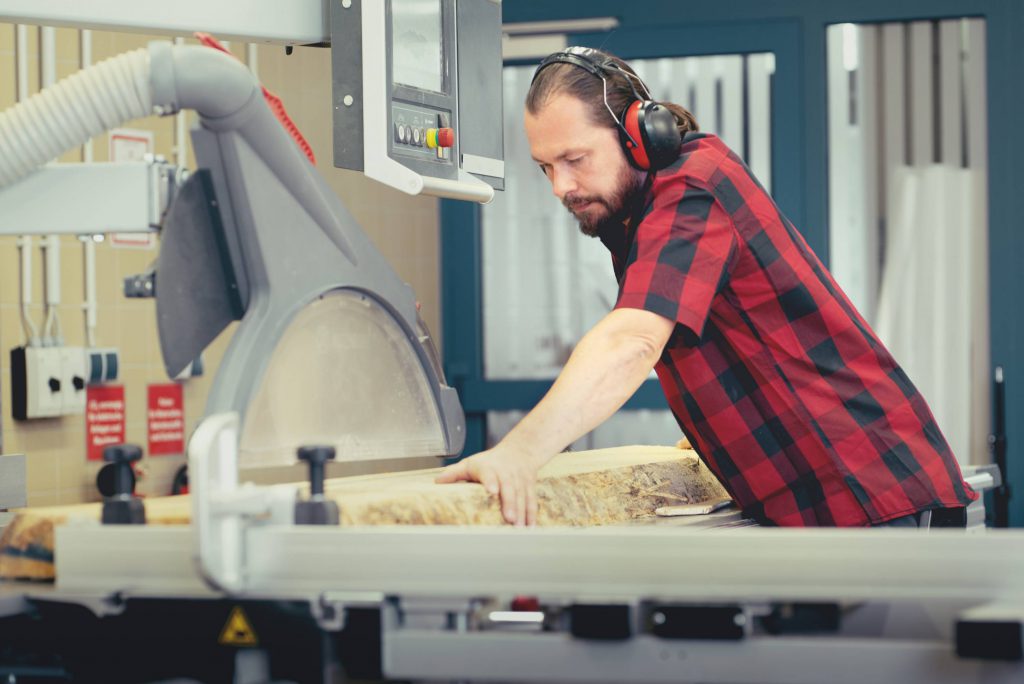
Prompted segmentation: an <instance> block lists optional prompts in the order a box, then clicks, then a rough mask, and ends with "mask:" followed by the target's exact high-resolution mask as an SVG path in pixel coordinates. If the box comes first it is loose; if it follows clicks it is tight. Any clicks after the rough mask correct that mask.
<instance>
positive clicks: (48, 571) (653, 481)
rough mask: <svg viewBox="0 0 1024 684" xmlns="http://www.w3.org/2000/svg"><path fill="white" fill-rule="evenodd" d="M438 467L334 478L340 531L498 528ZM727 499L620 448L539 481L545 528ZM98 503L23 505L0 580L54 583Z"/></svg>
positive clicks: (169, 515)
mask: <svg viewBox="0 0 1024 684" xmlns="http://www.w3.org/2000/svg"><path fill="white" fill-rule="evenodd" d="M437 473H438V470H437V469H430V470H419V471H413V472H404V473H389V474H386V475H363V476H358V477H348V478H338V479H333V480H328V481H327V482H326V485H325V493H326V495H327V497H328V498H330V499H333V500H334V501H336V502H337V503H338V506H339V507H340V509H341V524H343V525H394V524H412V525H500V524H502V517H501V511H500V508H499V505H498V501H497V499H496V497H492V496H489V495H488V494H487V493H486V492H485V491H484V489H483V487H480V486H479V485H477V484H472V483H458V484H451V485H438V484H435V483H434V477H435V476H436V475H437ZM723 497H727V494H726V493H725V491H724V490H723V489H722V487H721V485H720V484H719V483H718V481H717V480H716V479H715V477H714V476H713V475H712V474H711V472H710V471H708V469H707V468H706V467H705V466H704V465H703V464H702V463H701V462H700V459H698V458H697V455H696V453H694V452H693V451H688V450H680V449H677V448H675V447H647V446H633V447H619V448H615V449H600V450H595V451H581V452H574V453H566V454H560V455H558V456H557V457H556V458H555V459H553V460H552V461H551V462H550V463H549V464H548V465H547V466H545V467H544V468H543V469H542V470H541V472H540V475H539V481H538V484H537V498H538V501H539V506H540V510H539V512H538V518H537V523H538V524H539V525H573V526H581V525H605V524H610V523H616V522H625V521H628V520H634V519H638V518H645V517H653V516H654V511H655V509H656V508H658V507H661V506H670V505H675V504H686V503H700V502H705V501H713V500H716V499H721V498H723ZM100 510H101V504H82V505H77V506H59V507H51V508H35V509H32V508H29V509H24V510H23V511H21V512H20V513H19V515H18V517H17V518H16V519H15V520H14V521H13V522H11V524H10V525H8V527H7V529H6V530H5V531H4V535H3V537H2V538H0V577H6V578H17V577H28V578H34V579H49V578H52V577H53V528H54V526H56V525H59V524H61V523H63V522H65V521H67V520H69V519H71V518H75V517H93V518H98V517H99V515H100ZM189 517H190V501H189V497H188V496H175V497H163V498H153V499H146V519H147V521H148V522H149V523H150V524H159V525H184V524H188V522H189Z"/></svg>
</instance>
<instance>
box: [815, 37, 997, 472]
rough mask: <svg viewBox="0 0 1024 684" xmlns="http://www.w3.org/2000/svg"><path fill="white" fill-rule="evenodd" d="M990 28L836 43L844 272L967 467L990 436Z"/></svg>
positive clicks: (832, 107)
mask: <svg viewBox="0 0 1024 684" xmlns="http://www.w3.org/2000/svg"><path fill="white" fill-rule="evenodd" d="M984 30H985V26H984V22H983V20H980V19H951V20H942V21H934V22H933V21H918V22H910V23H893V24H884V25H864V26H856V27H851V26H845V27H844V26H833V27H830V28H829V32H828V79H829V84H828V88H829V90H828V92H829V228H830V242H831V248H832V249H831V254H832V264H831V267H832V271H833V274H834V275H835V276H836V279H837V280H838V281H839V283H840V285H842V286H843V288H844V290H846V291H847V293H848V294H849V295H850V298H851V300H853V301H854V303H855V304H856V305H857V306H858V308H859V309H860V310H861V312H862V313H864V314H865V317H866V318H867V319H868V320H869V322H871V323H872V325H874V327H875V329H876V331H877V332H878V335H879V337H880V338H881V339H882V341H883V342H884V343H885V344H886V346H887V347H889V349H890V351H892V353H893V355H894V356H895V358H896V360H897V361H898V362H899V363H900V364H901V365H903V367H904V369H905V370H906V371H907V374H908V375H909V376H910V378H911V379H912V380H913V381H914V383H915V384H916V385H917V386H918V388H919V389H920V390H921V392H922V394H923V395H924V397H925V398H926V399H927V400H928V402H929V405H930V406H931V408H932V411H933V413H934V414H935V416H936V419H937V421H938V424H939V427H940V428H941V429H942V430H943V432H944V434H945V435H946V438H947V439H948V440H949V442H950V445H951V446H952V448H953V451H954V453H955V454H956V455H957V457H958V458H959V459H960V460H961V462H963V463H972V462H980V461H984V460H987V455H986V454H987V443H986V439H987V434H988V431H989V398H988V388H989V378H988V363H989V361H988V344H989V337H988V335H989V324H988V279H987V274H988V267H987V255H988V209H987V198H986V194H985V188H986V187H987V183H986V163H987V162H986V159H987V157H986V155H987V152H986V149H985V130H986V123H987V116H986V112H985V106H984V103H985V68H984ZM851 40H854V41H856V42H857V45H858V48H859V49H858V51H857V52H858V54H859V56H860V59H859V60H858V62H857V64H856V67H855V69H854V70H853V75H852V76H851V73H850V70H849V69H848V68H846V67H849V66H850V65H848V64H847V65H844V64H843V62H842V56H843V54H844V47H845V43H847V42H849V41H851ZM873 56H877V60H876V61H875V62H874V63H873V62H872V57H873ZM873 117H874V118H873Z"/></svg>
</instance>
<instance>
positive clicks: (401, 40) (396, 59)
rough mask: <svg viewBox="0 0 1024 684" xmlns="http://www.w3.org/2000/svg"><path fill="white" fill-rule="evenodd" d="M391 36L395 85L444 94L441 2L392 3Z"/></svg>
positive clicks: (409, 0)
mask: <svg viewBox="0 0 1024 684" xmlns="http://www.w3.org/2000/svg"><path fill="white" fill-rule="evenodd" d="M391 36H392V39H391V46H392V47H391V68H392V77H393V80H394V82H395V83H401V84H402V85H405V86H409V87H410V88H418V89H420V90H429V91H433V92H435V93H443V92H444V77H443V73H442V68H441V66H442V62H443V58H444V50H443V47H442V45H443V43H442V35H441V0H391Z"/></svg>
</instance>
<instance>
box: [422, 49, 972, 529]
mask: <svg viewBox="0 0 1024 684" xmlns="http://www.w3.org/2000/svg"><path fill="white" fill-rule="evenodd" d="M666 117H668V118H667V120H668V121H669V124H668V126H667V128H668V129H669V130H668V131H666V130H665V128H666V127H665V126H664V121H665V120H666ZM525 124H526V135H527V138H528V139H529V144H530V150H531V153H532V155H533V158H534V160H535V161H536V162H537V163H538V165H539V166H540V168H541V170H542V171H543V172H544V173H545V174H546V175H547V177H548V179H549V180H550V182H551V187H552V190H553V191H554V193H555V195H556V196H557V197H558V198H559V199H560V200H561V201H562V203H563V204H564V205H565V206H566V208H568V210H569V211H570V212H571V213H572V214H573V215H574V216H575V217H576V219H577V220H578V221H579V224H580V229H581V230H582V231H583V232H584V233H585V234H587V235H590V236H596V237H598V238H600V239H601V241H602V242H603V243H604V245H605V246H606V247H608V249H609V251H610V252H611V255H612V262H613V266H614V270H615V275H616V277H617V278H618V280H619V295H618V300H617V302H616V304H615V308H614V310H613V311H612V312H611V313H609V314H608V315H607V316H605V318H603V319H602V320H601V321H600V322H599V323H598V324H597V325H595V326H594V328H593V329H591V330H590V331H589V332H588V333H587V334H586V335H585V336H584V337H583V339H581V340H580V342H579V344H578V345H577V346H576V348H575V350H574V351H573V353H572V356H571V357H570V358H569V360H568V362H567V363H566V365H565V367H564V369H563V370H562V372H561V373H560V374H559V376H558V378H557V379H556V380H555V383H554V385H553V386H552V388H551V390H550V391H549V392H548V394H547V395H546V396H545V397H544V398H543V399H542V400H541V402H540V403H539V404H538V405H537V406H536V408H534V410H533V411H531V412H530V413H529V414H528V415H527V416H526V417H525V418H523V420H522V421H521V422H520V423H519V424H518V425H517V426H516V427H515V428H514V429H513V430H512V431H510V432H509V433H508V435H506V437H505V438H504V439H502V440H501V442H500V443H499V444H497V445H496V446H495V447H494V448H492V449H490V450H488V451H484V452H482V453H480V454H477V455H475V456H471V457H469V458H467V459H464V460H462V461H461V462H459V463H457V464H454V465H452V466H449V467H448V468H447V469H446V470H444V471H443V472H442V474H441V475H440V476H439V477H438V482H455V481H459V480H469V481H475V482H480V483H482V484H483V485H484V486H485V487H486V488H487V490H488V491H489V492H490V493H491V494H493V495H499V496H500V497H501V502H502V511H503V515H504V517H505V519H506V520H507V521H508V522H510V523H513V524H518V525H530V524H533V522H534V521H535V520H536V510H537V501H536V495H535V491H534V483H535V480H536V473H537V470H538V469H539V468H540V467H541V466H542V465H543V464H544V463H546V462H547V461H548V460H549V459H550V458H552V457H553V456H554V455H555V454H556V453H558V452H560V451H562V450H563V449H564V448H565V447H566V446H567V445H569V444H571V443H572V442H573V441H575V440H576V439H578V438H579V437H581V436H582V435H584V434H586V433H587V432H589V431H590V430H592V429H593V428H594V427H596V426H597V425H599V424H600V423H601V422H602V421H604V420H605V419H606V418H608V417H609V416H611V415H612V414H613V413H614V412H615V411H616V410H617V409H618V408H619V407H621V406H622V405H623V404H624V403H625V402H626V400H627V399H629V397H630V396H631V395H632V394H633V393H634V392H635V391H636V389H637V388H638V387H639V386H640V384H641V383H642V382H643V381H644V379H645V378H646V377H647V376H648V374H649V373H650V371H651V369H652V368H654V369H655V370H656V372H657V374H658V378H659V380H660V381H661V385H662V388H663V390H664V392H665V395H666V397H667V399H668V403H669V406H670V407H671V409H672V411H673V413H674V414H675V417H676V419H677V421H678V422H679V425H680V427H681V428H682V430H683V432H684V433H685V434H686V436H687V437H688V439H689V441H690V443H691V444H692V445H693V446H694V448H695V449H696V451H697V452H698V454H700V456H701V458H702V459H703V460H704V461H705V462H706V463H707V465H708V467H709V468H710V469H711V470H712V471H713V472H714V473H715V475H716V476H717V477H718V478H719V479H720V480H721V482H722V484H723V485H724V486H725V488H726V489H727V490H728V491H729V492H730V494H731V495H732V496H733V498H734V499H735V500H736V502H737V504H738V505H739V506H740V507H741V508H742V509H743V512H744V513H745V514H746V515H748V516H751V517H753V518H755V519H757V520H758V521H760V522H762V523H765V524H774V525H788V526H807V525H842V526H865V525H883V524H896V525H902V524H913V525H916V521H917V516H919V515H920V514H921V513H922V512H924V511H929V510H933V509H948V508H962V507H964V506H966V505H967V504H969V503H970V502H971V501H972V500H974V499H976V498H977V494H975V493H974V492H973V491H971V489H970V488H969V487H968V485H967V484H966V483H965V482H964V481H963V478H962V475H961V473H960V469H959V467H958V465H957V462H956V460H955V458H954V457H953V454H952V453H951V451H950V448H949V446H948V445H947V443H946V441H945V439H944V438H943V436H942V434H941V432H940V431H939V428H938V427H937V426H936V424H935V421H934V418H933V417H932V415H931V412H930V411H929V409H928V407H927V405H926V404H925V401H924V399H923V398H922V397H921V395H920V394H919V393H918V392H917V390H916V389H915V388H914V386H913V384H911V382H910V380H909V379H908V378H907V376H906V375H905V374H904V373H903V371H902V370H901V369H900V367H899V366H898V365H897V364H896V362H895V361H894V360H893V359H892V357H891V356H890V354H889V353H888V351H886V349H885V348H884V346H883V345H882V344H881V342H879V340H878V338H877V337H876V336H875V334H874V332H872V330H871V329H870V328H869V326H868V324H867V323H866V322H865V321H864V320H863V318H862V317H861V316H860V314H858V313H857V311H856V310H855V309H854V307H853V306H852V304H851V303H850V302H849V300H848V299H847V298H846V296H845V295H844V294H843V292H842V291H841V290H840V289H839V286H838V285H836V283H835V281H834V280H833V279H832V276H831V275H830V274H829V273H828V271H827V270H826V269H825V267H824V266H823V265H822V264H821V263H820V262H819V261H818V259H817V257H816V256H815V255H814V254H813V253H812V252H811V250H810V248H809V247H808V246H807V244H806V243H805V242H804V240H803V238H802V237H801V236H800V234H799V233H798V232H797V230H796V229H795V228H794V227H793V225H792V224H791V223H790V222H789V221H788V220H787V219H786V218H785V217H784V216H783V215H782V214H781V213H780V212H779V209H778V207H776V205H775V204H774V202H773V201H772V199H771V197H770V196H769V195H768V194H767V193H766V192H765V191H764V189H763V188H762V187H761V186H760V184H759V183H758V182H757V180H756V179H755V178H754V177H753V176H752V175H751V174H750V171H749V169H747V168H746V166H745V165H744V164H743V162H742V161H741V160H740V159H739V158H738V157H737V156H736V155H735V154H734V153H733V152H732V151H730V150H729V149H728V148H727V147H726V146H725V145H724V144H723V143H722V141H721V140H719V139H718V138H716V137H715V136H712V135H706V134H702V133H699V132H698V131H697V124H696V122H695V121H694V119H693V117H692V116H691V115H690V114H689V112H687V111H686V110H685V109H683V108H682V107H680V106H678V105H674V104H671V103H655V102H651V101H650V95H649V93H647V92H646V86H644V85H643V83H642V82H641V81H640V79H639V78H638V77H637V76H636V75H635V74H634V72H633V71H632V69H631V68H630V67H629V66H628V65H627V64H626V63H625V62H622V61H621V60H619V59H618V58H615V57H613V56H611V55H609V54H607V53H604V52H601V51H597V50H591V49H587V48H571V49H569V50H566V51H564V52H561V53H556V54H554V55H552V56H550V57H548V58H547V59H545V60H544V62H543V63H542V64H541V65H540V67H539V68H538V70H537V72H536V73H535V75H534V80H533V83H532V85H531V87H530V91H529V93H528V95H527V99H526V114H525ZM666 150H667V152H666Z"/></svg>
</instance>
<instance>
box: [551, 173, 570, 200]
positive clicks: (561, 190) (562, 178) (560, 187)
mask: <svg viewBox="0 0 1024 684" xmlns="http://www.w3.org/2000/svg"><path fill="white" fill-rule="evenodd" d="M575 189H576V179H575V178H573V175H572V174H571V173H569V172H568V171H567V170H559V169H558V168H554V169H552V170H551V191H552V192H553V193H555V197H557V198H558V199H560V200H561V199H563V198H564V197H565V196H566V195H567V194H569V193H570V192H572V191H573V190H575Z"/></svg>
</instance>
